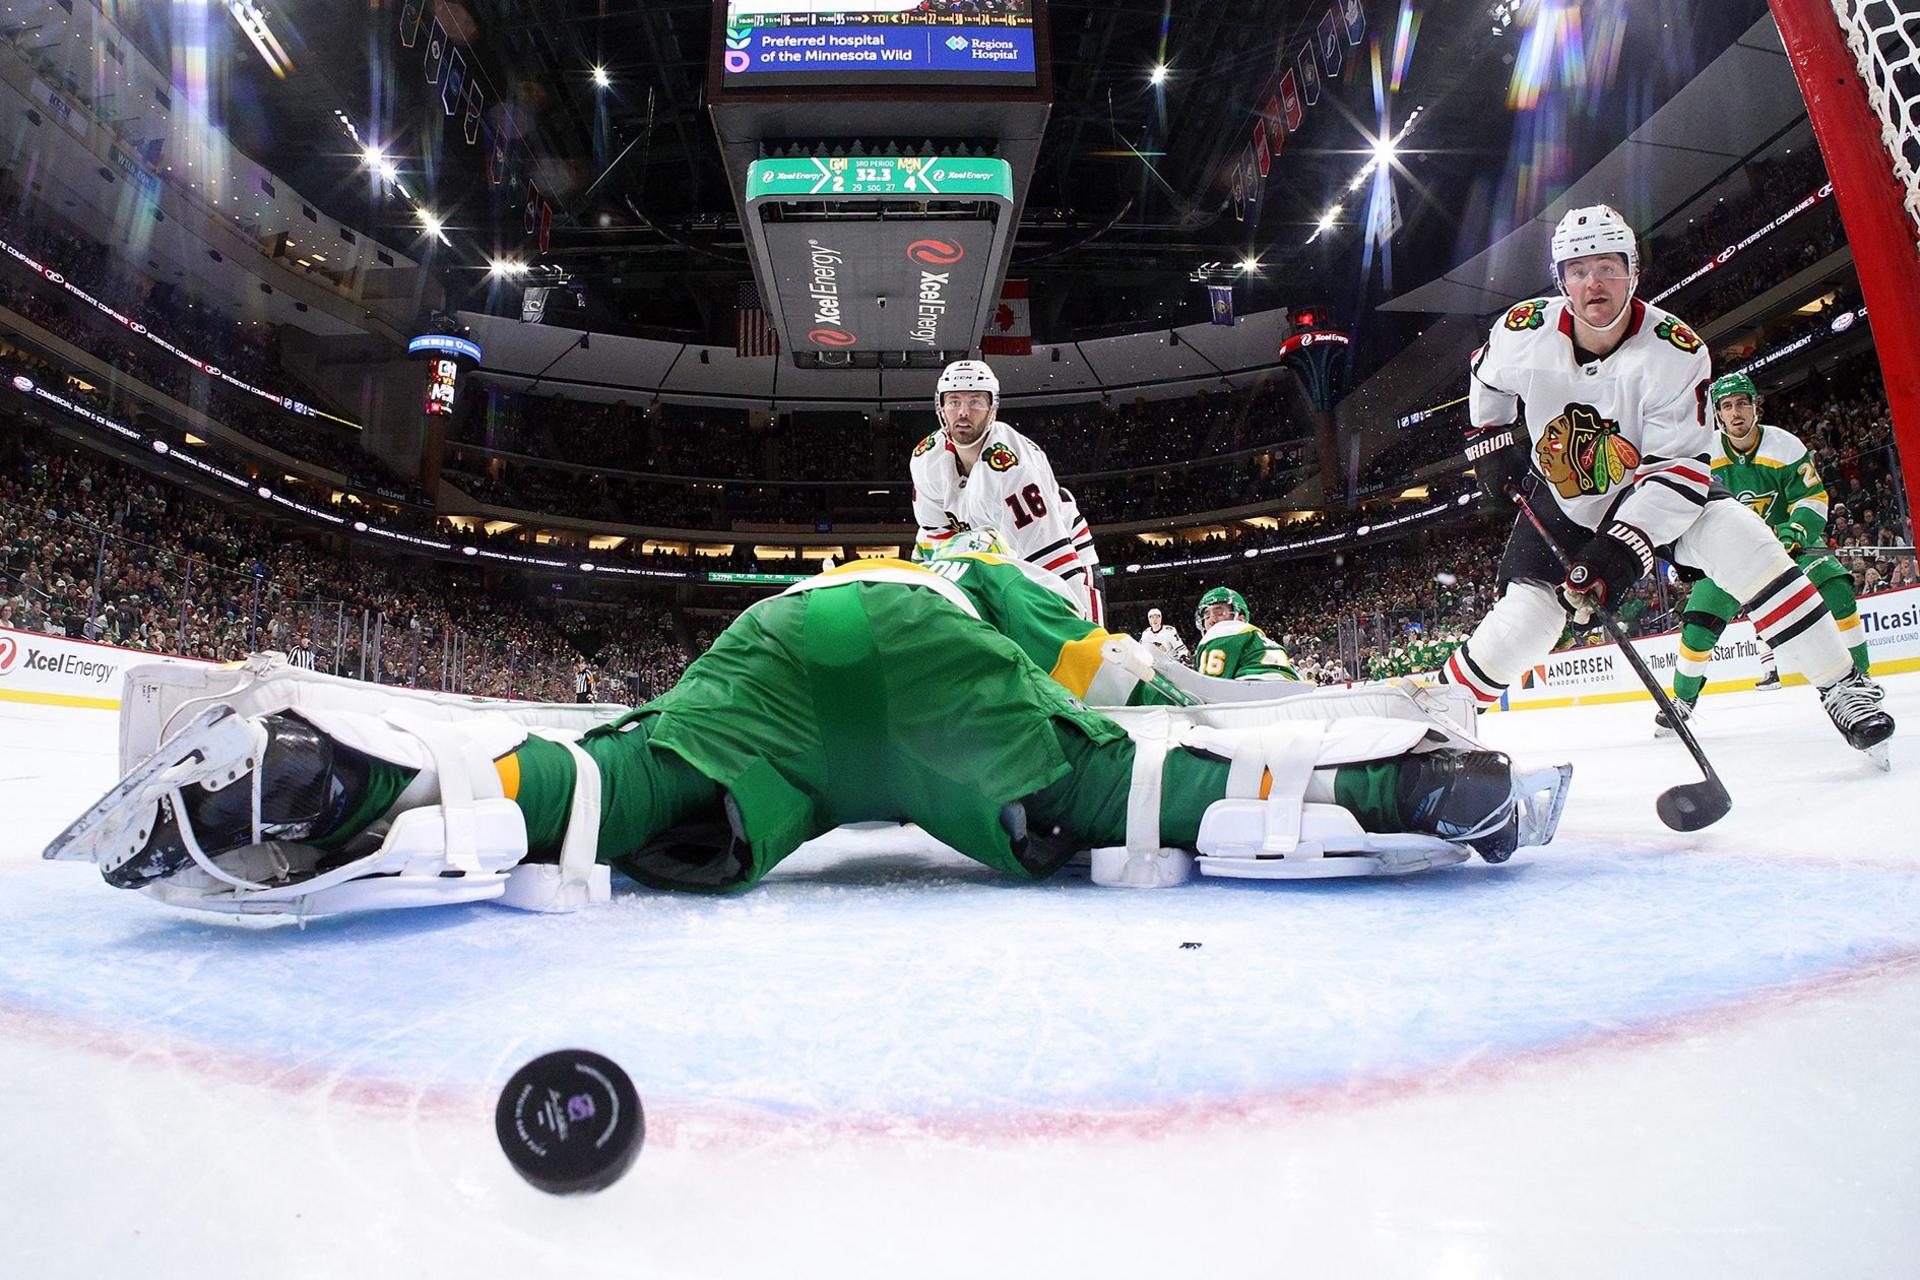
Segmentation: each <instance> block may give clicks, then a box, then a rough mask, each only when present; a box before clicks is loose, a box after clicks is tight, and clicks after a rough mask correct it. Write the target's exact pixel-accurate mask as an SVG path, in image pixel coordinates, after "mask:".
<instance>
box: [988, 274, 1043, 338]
mask: <svg viewBox="0 0 1920 1280" xmlns="http://www.w3.org/2000/svg"><path fill="white" fill-rule="evenodd" d="M980 354H981V355H986V356H1030V355H1032V354H1033V311H1032V308H1031V307H1030V306H1029V305H1028V298H1027V282H1026V281H1025V280H1009V281H1007V282H1006V283H1005V284H1004V285H1002V286H1001V287H1000V305H999V306H997V307H995V308H994V309H993V318H992V319H990V320H988V321H987V331H986V333H984V334H982V335H981V337H980Z"/></svg>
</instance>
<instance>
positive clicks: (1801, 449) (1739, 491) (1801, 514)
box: [1713, 426, 1827, 547]
mask: <svg viewBox="0 0 1920 1280" xmlns="http://www.w3.org/2000/svg"><path fill="white" fill-rule="evenodd" d="M1715 444H1716V446H1717V448H1716V449H1715V451H1714V458H1713V474H1714V478H1715V479H1717V480H1718V481H1720V483H1721V484H1723V485H1725V486H1726V487H1727V491H1728V492H1730V493H1731V494H1733V496H1734V497H1736V498H1738V499H1739V500H1740V501H1741V502H1744V503H1746V504H1747V505H1748V506H1749V507H1752V508H1753V509H1754V510H1755V511H1756V512H1758V513H1759V514H1760V518H1761V519H1763V520H1765V521H1766V522H1767V523H1768V524H1769V525H1772V526H1773V528H1774V529H1775V530H1784V531H1786V535H1787V537H1790V538H1791V539H1792V540H1793V541H1794V542H1795V543H1796V544H1798V545H1799V546H1803V547H1818V546H1820V545H1821V544H1822V543H1824V542H1825V541H1826V538H1827V486H1826V485H1825V484H1824V483H1823V482H1822V481H1821V479H1820V472H1819V471H1818V470H1816V469H1815V468H1814V465H1813V457H1812V455H1811V454H1809V453H1808V452H1807V446H1806V445H1804V444H1802V443H1801V442H1800V437H1799V436H1796V435H1794V434H1793V433H1792V432H1791V431H1782V430H1781V429H1780V428H1779V427H1768V426H1762V427H1761V428H1760V438H1759V439H1758V440H1757V441H1755V442H1754V447H1753V450H1752V452H1750V453H1745V454H1742V453H1741V452H1740V451H1739V450H1738V449H1735V448H1734V447H1733V442H1732V441H1731V440H1729V439H1727V435H1726V432H1724V431H1722V432H1718V433H1717V434H1716V439H1715ZM1782 540H1783V541H1785V540H1786V539H1785V538H1783V539H1782Z"/></svg>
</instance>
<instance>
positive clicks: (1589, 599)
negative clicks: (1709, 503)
mask: <svg viewBox="0 0 1920 1280" xmlns="http://www.w3.org/2000/svg"><path fill="white" fill-rule="evenodd" d="M1652 572H1653V544H1652V543H1651V542H1649V541H1647V535H1646V534H1644V533H1642V532H1640V531H1639V530H1638V529H1636V528H1634V527H1633V526H1632V525H1630V524H1627V523H1625V522H1624V521H1620V520H1615V521H1613V522H1612V523H1610V524H1609V525H1607V527H1606V528H1604V529H1602V530H1601V531H1600V532H1599V533H1596V534H1594V535H1593V536H1592V537H1591V538H1589V539H1587V545H1585V546H1584V547H1581V548H1580V551H1579V553H1578V554H1577V555H1575V556H1574V557H1573V565H1572V567H1571V568H1570V569H1568V571H1567V578H1566V581H1565V582H1562V583H1561V584H1560V587H1559V589H1558V590H1557V591H1555V592H1554V594H1555V595H1557V596H1559V597H1560V603H1561V605H1563V606H1564V607H1565V608H1566V611H1567V612H1568V613H1569V614H1571V615H1572V616H1573V620H1574V622H1575V623H1577V624H1579V625H1582V626H1584V625H1585V624H1586V623H1587V622H1588V621H1589V620H1590V619H1591V618H1592V617H1593V611H1594V609H1595V608H1596V607H1599V606H1603V605H1608V604H1612V603H1613V602H1615V601H1617V600H1619V599H1621V598H1622V597H1624V596H1625V595H1626V594H1627V592H1629V591H1631V590H1632V589H1633V584H1634V583H1636V582H1638V581H1640V579H1641V578H1643V577H1645V576H1646V575H1647V574H1649V573H1652Z"/></svg>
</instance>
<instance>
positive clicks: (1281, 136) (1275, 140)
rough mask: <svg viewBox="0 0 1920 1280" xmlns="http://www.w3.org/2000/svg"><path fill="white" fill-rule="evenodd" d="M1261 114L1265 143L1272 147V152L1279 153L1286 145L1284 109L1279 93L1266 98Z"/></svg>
mask: <svg viewBox="0 0 1920 1280" xmlns="http://www.w3.org/2000/svg"><path fill="white" fill-rule="evenodd" d="M1261 114H1262V115H1264V116H1265V117H1266V125H1267V145H1268V146H1269V147H1271V148H1273V154H1275V155H1279V154H1280V153H1281V152H1282V151H1284V150H1286V146H1287V122H1286V111H1285V108H1283V107H1282V106H1281V105H1280V95H1279V93H1277V92H1276V93H1274V94H1273V95H1272V96H1271V97H1269V98H1268V99H1267V105H1266V108H1265V110H1264V111H1263V112H1262V113H1261Z"/></svg>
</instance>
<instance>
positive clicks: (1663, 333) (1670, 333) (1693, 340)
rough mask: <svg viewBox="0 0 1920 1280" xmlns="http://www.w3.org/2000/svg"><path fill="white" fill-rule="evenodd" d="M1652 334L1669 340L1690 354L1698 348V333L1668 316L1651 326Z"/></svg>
mask: <svg viewBox="0 0 1920 1280" xmlns="http://www.w3.org/2000/svg"><path fill="white" fill-rule="evenodd" d="M1653 336H1654V337H1656V338H1659V339H1661V340H1662V341H1665V342H1671V343H1672V344H1673V345H1674V346H1676V347H1678V348H1680V350H1682V351H1684V352H1686V353H1687V354H1688V355H1692V354H1693V353H1694V352H1696V351H1698V350H1699V349H1700V345H1701V344H1700V335H1699V334H1697V333H1695V332H1694V331H1693V330H1691V329H1689V328H1687V326H1686V325H1684V324H1682V323H1680V321H1678V320H1676V319H1674V318H1673V317H1672V316H1668V317H1667V318H1666V319H1665V320H1662V321H1661V322H1660V323H1659V324H1657V325H1655V326H1654V327H1653Z"/></svg>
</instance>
